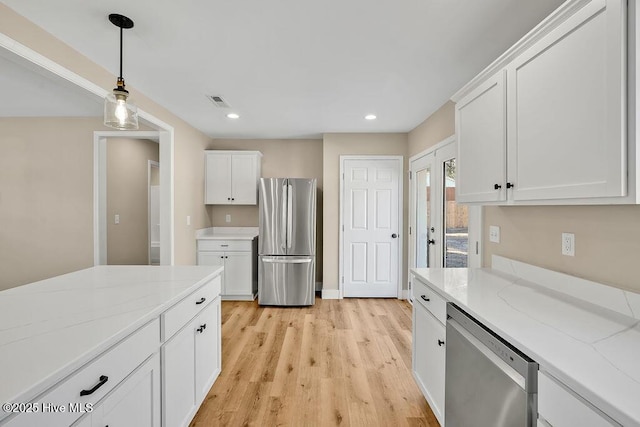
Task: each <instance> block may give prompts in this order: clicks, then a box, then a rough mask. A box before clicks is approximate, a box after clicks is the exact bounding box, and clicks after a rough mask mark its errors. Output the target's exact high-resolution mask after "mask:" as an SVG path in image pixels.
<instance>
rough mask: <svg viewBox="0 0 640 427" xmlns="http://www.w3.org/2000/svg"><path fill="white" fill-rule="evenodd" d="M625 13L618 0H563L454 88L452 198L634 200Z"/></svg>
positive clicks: (623, 3)
mask: <svg viewBox="0 0 640 427" xmlns="http://www.w3.org/2000/svg"><path fill="white" fill-rule="evenodd" d="M626 13H627V7H626V1H621V0H590V1H586V0H570V1H567V2H565V3H564V4H563V5H562V6H561V7H560V8H558V9H557V10H556V11H555V12H554V13H553V14H552V15H550V16H549V17H548V18H547V19H546V20H545V21H543V22H542V23H541V24H540V25H539V26H538V27H536V28H535V29H534V30H532V31H531V32H530V33H529V34H527V35H526V36H525V37H524V38H523V39H522V40H520V41H519V42H518V43H517V44H516V45H515V46H514V47H512V48H511V49H510V50H509V51H507V52H506V53H505V54H504V55H503V56H502V57H501V58H499V59H498V60H497V61H496V62H495V63H494V64H493V65H492V66H490V67H489V68H488V69H487V70H485V72H483V73H482V74H481V75H480V76H478V77H477V78H476V79H474V80H473V81H472V82H471V83H469V85H467V86H466V87H465V88H463V89H462V90H461V91H460V92H459V93H458V94H456V95H455V96H454V98H453V99H454V101H456V102H457V104H456V133H457V137H458V144H459V157H460V160H459V162H460V163H459V170H458V176H459V178H458V179H459V184H458V185H459V187H458V188H459V192H458V198H459V200H460V201H462V202H472V203H473V202H475V203H490V204H491V203H495V202H498V203H500V202H502V203H505V202H506V203H515V204H517V203H524V204H532V203H534V204H572V203H573V204H576V203H580V204H588V203H624V202H626V203H635V202H636V200H635V197H634V198H633V199H632V200H629V198H625V197H624V196H627V172H628V165H627V149H628V147H627V144H628V142H627V132H626V129H627V127H626V126H627V108H626V105H627V79H626V75H627V62H626V60H627V56H626V49H627V25H626V22H627V18H626ZM503 76H504V77H503ZM503 78H504V80H502V79H503ZM501 83H504V85H503V86H501V85H500V84H501ZM633 144H634V145H635V140H634V141H633ZM633 168H634V170H635V164H634V165H633ZM634 176H635V175H634ZM494 181H495V182H494Z"/></svg>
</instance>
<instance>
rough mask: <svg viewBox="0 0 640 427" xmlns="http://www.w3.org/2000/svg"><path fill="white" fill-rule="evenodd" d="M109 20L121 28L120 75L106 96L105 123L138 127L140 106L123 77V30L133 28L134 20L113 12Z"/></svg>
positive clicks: (127, 127) (115, 126)
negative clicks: (126, 86)
mask: <svg viewBox="0 0 640 427" xmlns="http://www.w3.org/2000/svg"><path fill="white" fill-rule="evenodd" d="M109 21H111V23H112V24H113V25H115V26H116V27H119V28H120V75H119V77H118V80H117V83H116V85H117V87H116V88H115V89H113V92H112V93H110V94H109V95H107V96H106V97H105V98H104V124H105V126H109V127H111V128H115V129H124V130H135V129H138V107H136V105H135V104H134V103H133V102H132V101H131V100H130V99H128V98H129V91H127V90H126V89H125V88H124V78H123V77H122V30H123V29H129V28H133V21H132V20H131V19H129V18H127V17H126V16H123V15H118V14H117V13H112V14H111V15H109Z"/></svg>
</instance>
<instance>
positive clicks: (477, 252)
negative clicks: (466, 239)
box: [476, 240, 479, 255]
mask: <svg viewBox="0 0 640 427" xmlns="http://www.w3.org/2000/svg"><path fill="white" fill-rule="evenodd" d="M478 254H479V251H478V241H477V240H476V255H478Z"/></svg>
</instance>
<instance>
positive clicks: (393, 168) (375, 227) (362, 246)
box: [342, 159, 402, 297]
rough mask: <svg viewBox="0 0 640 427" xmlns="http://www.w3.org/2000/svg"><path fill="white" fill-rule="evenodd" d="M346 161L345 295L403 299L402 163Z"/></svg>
mask: <svg viewBox="0 0 640 427" xmlns="http://www.w3.org/2000/svg"><path fill="white" fill-rule="evenodd" d="M343 165H344V188H343V191H344V197H343V201H344V209H343V218H344V219H343V224H344V235H343V252H342V253H343V257H344V260H343V262H344V264H343V276H344V279H343V283H344V296H347V297H397V294H398V271H399V265H398V262H399V259H400V258H399V250H400V245H399V242H400V239H399V238H398V236H399V234H400V225H399V224H400V222H399V221H400V218H399V212H401V206H400V204H399V200H400V198H399V195H400V191H401V190H400V189H401V182H400V177H401V176H402V161H401V160H400V159H398V160H390V159H345V160H344V163H343ZM393 235H395V236H396V237H392V236H393Z"/></svg>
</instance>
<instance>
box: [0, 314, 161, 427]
mask: <svg viewBox="0 0 640 427" xmlns="http://www.w3.org/2000/svg"><path fill="white" fill-rule="evenodd" d="M159 331H160V325H159V322H158V319H155V320H153V321H151V322H149V323H147V325H145V326H143V327H142V328H140V329H139V330H138V331H136V332H134V333H133V334H131V335H130V336H129V337H127V338H125V339H124V340H123V341H121V342H120V343H118V344H116V345H115V346H114V347H112V348H111V349H109V350H107V351H106V352H105V353H103V354H102V355H101V356H99V357H98V358H97V359H95V360H93V361H92V362H89V363H88V364H87V365H85V366H84V367H83V368H81V369H79V370H78V371H77V372H75V373H73V374H71V376H70V377H69V378H67V379H66V380H64V381H63V382H61V383H60V384H59V385H56V386H54V387H53V388H52V389H50V390H49V391H47V392H45V393H44V394H42V395H40V396H38V397H37V398H36V399H35V400H34V402H38V404H39V412H36V413H26V414H21V415H19V416H18V417H16V418H13V419H12V420H11V421H9V423H8V424H7V426H11V427H17V426H37V425H41V426H44V425H46V426H68V425H69V424H71V423H72V422H73V421H74V420H76V419H77V418H79V417H80V416H81V415H83V413H82V412H78V409H82V408H84V409H85V411H86V410H87V409H88V407H87V406H85V405H87V404H90V405H91V406H92V405H95V404H96V403H97V402H98V401H99V400H100V399H102V398H103V397H104V396H105V395H106V394H107V393H109V392H110V391H111V390H113V389H114V388H115V387H116V386H117V385H118V384H119V383H120V382H122V380H124V379H125V378H126V377H127V376H128V375H129V374H130V373H131V372H133V371H134V370H135V369H136V367H138V366H139V365H140V364H142V362H144V361H145V360H146V359H147V358H148V357H149V356H150V355H151V354H153V353H154V352H156V351H158V348H159V347H160V341H159ZM44 356H45V357H46V355H44ZM100 384H102V385H100ZM92 389H95V390H94V391H93V392H91V393H90V394H86V395H83V396H81V395H80V393H81V392H83V391H88V392H90V391H91V390H92ZM44 403H46V404H49V405H51V406H52V407H53V406H55V407H58V408H62V407H63V408H64V409H65V412H61V411H58V412H55V413H51V411H48V412H47V411H46V410H44V409H43V407H42V405H43V404H44ZM75 404H79V407H78V409H76V411H72V409H73V408H70V405H75Z"/></svg>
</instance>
